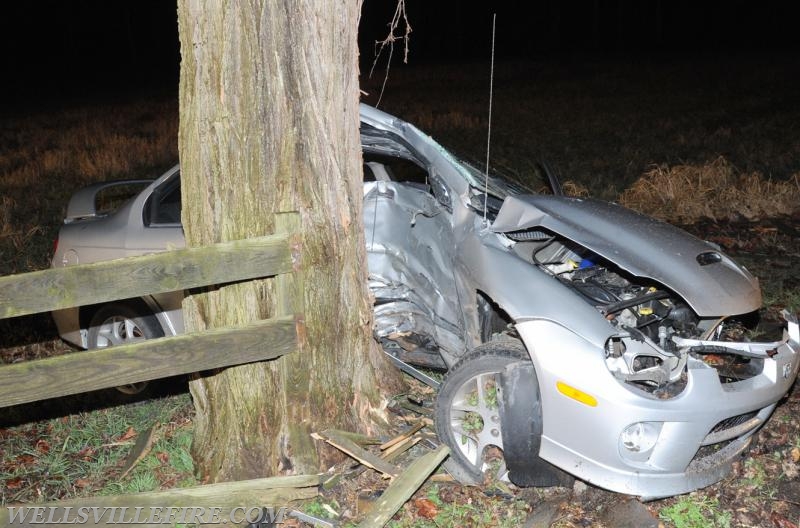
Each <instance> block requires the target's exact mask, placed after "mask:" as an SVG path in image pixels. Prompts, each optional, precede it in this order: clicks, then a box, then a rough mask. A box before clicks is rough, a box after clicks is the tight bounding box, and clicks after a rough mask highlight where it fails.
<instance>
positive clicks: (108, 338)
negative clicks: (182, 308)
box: [87, 304, 164, 396]
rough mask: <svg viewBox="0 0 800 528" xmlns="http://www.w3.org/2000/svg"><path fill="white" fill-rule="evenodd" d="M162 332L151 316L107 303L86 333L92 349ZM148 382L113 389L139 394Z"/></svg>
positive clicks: (133, 394) (96, 314)
mask: <svg viewBox="0 0 800 528" xmlns="http://www.w3.org/2000/svg"><path fill="white" fill-rule="evenodd" d="M163 336H164V331H163V330H162V329H161V325H160V324H159V323H158V320H157V319H156V318H155V316H154V315H152V314H149V313H142V311H141V310H136V309H134V308H133V307H131V306H129V305H126V304H110V305H107V306H104V307H102V308H100V309H99V310H98V311H97V312H96V313H95V314H94V316H93V317H92V321H91V323H90V325H89V334H88V336H87V345H88V347H89V348H90V349H91V348H106V347H110V346H119V345H127V344H131V343H138V342H140V341H144V340H145V339H153V338H156V337H163ZM151 385H152V384H151V383H149V382H147V381H141V382H138V383H131V384H128V385H120V386H119V387H116V389H117V390H118V391H119V392H120V393H122V394H124V395H127V396H137V395H142V393H143V392H145V391H146V390H147V389H148V388H150V387H151Z"/></svg>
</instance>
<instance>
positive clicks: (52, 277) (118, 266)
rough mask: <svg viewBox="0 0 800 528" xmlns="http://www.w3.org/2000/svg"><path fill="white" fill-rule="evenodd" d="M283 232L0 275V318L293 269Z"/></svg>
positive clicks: (249, 277)
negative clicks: (203, 245) (4, 275)
mask: <svg viewBox="0 0 800 528" xmlns="http://www.w3.org/2000/svg"><path fill="white" fill-rule="evenodd" d="M288 238H289V235H288V234H286V233H281V234H276V235H270V236H265V237H258V238H249V239H245V240H236V241H234V242H223V243H220V244H214V245H213V246H205V247H199V248H190V249H177V250H172V251H165V252H162V253H154V254H151V255H142V256H136V257H127V258H122V259H116V260H107V261H102V262H95V263H92V264H81V265H78V266H68V267H65V268H53V269H48V270H42V271H34V272H31V273H21V274H18V275H9V276H6V277H0V319H4V318H8V317H17V316H20V315H29V314H33V313H38V312H46V311H51V310H59V309H62V308H71V307H73V306H86V305H89V304H97V303H103V302H108V301H114V300H117V299H128V298H131V297H142V296H144V295H150V294H153V293H162V292H169V291H177V290H186V289H189V288H197V287H200V286H208V285H210V284H224V283H228V282H234V281H240V280H248V279H255V278H258V277H268V276H272V275H277V274H280V273H288V272H290V271H292V252H291V248H290V247H289V241H288Z"/></svg>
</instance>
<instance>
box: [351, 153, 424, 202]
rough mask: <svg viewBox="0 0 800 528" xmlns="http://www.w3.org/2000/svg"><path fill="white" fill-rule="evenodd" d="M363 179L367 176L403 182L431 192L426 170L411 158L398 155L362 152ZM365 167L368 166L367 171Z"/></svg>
mask: <svg viewBox="0 0 800 528" xmlns="http://www.w3.org/2000/svg"><path fill="white" fill-rule="evenodd" d="M364 165H365V169H364V180H365V181H373V180H369V179H367V178H368V177H371V178H374V179H375V180H379V181H380V180H384V179H386V180H388V181H393V182H397V183H405V184H408V185H410V186H413V187H416V188H418V189H421V190H424V191H427V192H431V188H430V184H429V181H428V171H427V170H425V169H424V168H422V167H420V166H419V165H417V164H416V163H414V162H413V161H411V160H407V159H405V158H399V157H391V156H383V155H379V154H369V153H366V152H365V153H364ZM367 167H368V168H370V171H369V173H368V172H367V170H366V169H367Z"/></svg>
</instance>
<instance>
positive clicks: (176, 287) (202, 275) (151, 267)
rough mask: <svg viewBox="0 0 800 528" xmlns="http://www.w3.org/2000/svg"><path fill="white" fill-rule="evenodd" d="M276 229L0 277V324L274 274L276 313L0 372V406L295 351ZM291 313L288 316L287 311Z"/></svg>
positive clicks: (280, 219) (287, 262)
mask: <svg viewBox="0 0 800 528" xmlns="http://www.w3.org/2000/svg"><path fill="white" fill-rule="evenodd" d="M276 222H277V225H278V228H279V229H281V230H282V232H281V233H278V234H275V235H269V236H264V237H258V238H250V239H245V240H237V241H233V242H224V243H219V244H214V245H212V246H205V247H200V248H189V249H177V250H172V251H164V252H161V253H154V254H149V255H141V256H134V257H127V258H122V259H117V260H108V261H102V262H96V263H92V264H81V265H77V266H68V267H64V268H55V269H48V270H42V271H34V272H31V273H21V274H18V275H10V276H6V277H0V319H3V318H10V317H18V316H22V315H29V314H33V313H38V312H44V311H51V310H60V309H63V308H71V307H77V306H86V305H92V304H100V303H105V302H109V301H114V300H117V299H128V298H137V297H142V296H145V295H151V294H154V293H163V292H170V291H180V290H187V289H190V288H198V287H202V286H209V285H218V284H226V283H231V282H236V281H243V280H250V279H256V278H261V277H271V276H278V279H279V280H278V282H277V286H276V291H277V293H278V297H279V300H280V304H281V306H280V310H279V316H278V317H276V318H273V319H267V320H263V321H257V322H255V323H252V324H249V325H246V326H242V327H237V328H220V329H213V330H207V331H205V332H200V333H196V334H184V335H179V336H173V337H164V338H159V339H150V340H146V341H141V342H138V343H132V344H127V345H122V346H114V347H108V348H103V349H95V350H89V351H86V352H79V353H76V354H66V355H63V356H56V357H51V358H46V359H39V360H33V361H23V362H21V363H15V364H13V365H3V366H0V408H2V407H7V406H10V405H17V404H21V403H28V402H32V401H37V400H43V399H46V398H54V397H58V396H66V395H70V394H77V393H80V392H88V391H92V390H97V389H105V388H109V387H115V386H119V385H126V384H130V383H136V382H140V381H149V380H153V379H157V378H165V377H170V376H175V375H179V374H187V373H191V372H199V371H202V370H210V369H215V368H221V367H227V366H232V365H240V364H243V363H250V362H253V361H263V360H268V359H274V358H277V357H279V356H282V355H284V354H288V353H290V352H292V351H294V350H295V349H296V348H297V324H296V321H297V320H299V319H301V318H302V314H299V313H297V314H296V313H294V312H296V311H298V312H299V311H302V302H301V301H299V300H298V295H302V293H301V292H298V290H297V287H296V284H297V283H296V281H295V280H294V279H293V275H294V273H293V272H294V266H295V265H296V261H297V259H298V256H297V255H296V254H294V253H293V250H292V247H291V244H290V238H291V236H292V231H296V229H297V227H298V223H297V215H296V213H282V214H279V215H277V217H276ZM292 308H294V310H293V309H292Z"/></svg>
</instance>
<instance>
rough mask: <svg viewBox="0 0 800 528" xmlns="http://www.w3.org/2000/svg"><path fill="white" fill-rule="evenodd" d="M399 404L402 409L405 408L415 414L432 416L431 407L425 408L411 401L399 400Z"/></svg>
mask: <svg viewBox="0 0 800 528" xmlns="http://www.w3.org/2000/svg"><path fill="white" fill-rule="evenodd" d="M399 405H400V407H402V408H403V409H405V410H407V411H411V412H415V413H417V414H421V415H422V416H425V417H426V418H431V417H433V410H432V409H427V408H425V407H423V406H422V405H416V404H414V403H411V402H400V403H399Z"/></svg>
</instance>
